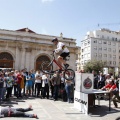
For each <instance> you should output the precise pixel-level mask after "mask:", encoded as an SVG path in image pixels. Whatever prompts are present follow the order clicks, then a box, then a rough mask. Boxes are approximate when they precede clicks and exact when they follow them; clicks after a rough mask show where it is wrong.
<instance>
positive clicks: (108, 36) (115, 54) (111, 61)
mask: <svg viewBox="0 0 120 120" xmlns="http://www.w3.org/2000/svg"><path fill="white" fill-rule="evenodd" d="M89 60H101V61H103V62H104V63H105V67H108V68H109V67H111V68H115V69H116V68H118V67H119V64H120V32H116V31H111V30H108V29H100V30H95V31H92V32H87V35H86V36H85V39H84V40H82V41H81V69H83V66H84V65H85V63H86V62H88V61H89Z"/></svg>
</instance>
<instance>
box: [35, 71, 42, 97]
mask: <svg viewBox="0 0 120 120" xmlns="http://www.w3.org/2000/svg"><path fill="white" fill-rule="evenodd" d="M41 89H42V73H41V72H40V70H38V71H37V72H36V74H35V95H36V96H37V97H38V96H39V95H40V90H41ZM36 91H37V92H36Z"/></svg>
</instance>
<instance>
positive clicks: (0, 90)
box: [0, 88, 3, 101]
mask: <svg viewBox="0 0 120 120" xmlns="http://www.w3.org/2000/svg"><path fill="white" fill-rule="evenodd" d="M2 94H3V88H0V101H1V100H2Z"/></svg>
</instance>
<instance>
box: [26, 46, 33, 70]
mask: <svg viewBox="0 0 120 120" xmlns="http://www.w3.org/2000/svg"><path fill="white" fill-rule="evenodd" d="M31 51H32V49H30V48H26V56H25V68H27V70H28V71H29V70H30V65H31V59H32V54H31Z"/></svg>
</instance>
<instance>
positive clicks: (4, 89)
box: [2, 87, 6, 100]
mask: <svg viewBox="0 0 120 120" xmlns="http://www.w3.org/2000/svg"><path fill="white" fill-rule="evenodd" d="M5 92H6V87H3V91H2V100H4V99H5V97H4V96H5Z"/></svg>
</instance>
